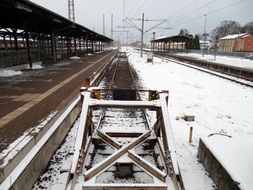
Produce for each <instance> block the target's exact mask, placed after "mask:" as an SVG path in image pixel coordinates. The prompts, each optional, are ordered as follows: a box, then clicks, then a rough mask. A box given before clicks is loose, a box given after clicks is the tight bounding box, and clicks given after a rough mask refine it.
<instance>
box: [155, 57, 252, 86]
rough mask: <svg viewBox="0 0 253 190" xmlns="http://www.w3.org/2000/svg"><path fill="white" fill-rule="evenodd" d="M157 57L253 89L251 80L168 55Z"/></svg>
mask: <svg viewBox="0 0 253 190" xmlns="http://www.w3.org/2000/svg"><path fill="white" fill-rule="evenodd" d="M155 56H157V57H159V58H161V59H165V60H168V61H171V62H173V63H176V64H179V65H183V66H186V67H189V68H192V69H196V70H199V71H202V72H205V73H208V74H211V75H214V76H218V77H220V78H223V79H227V80H230V81H233V82H236V83H238V84H241V85H244V86H247V87H251V88H253V82H252V81H249V80H246V79H243V78H240V77H236V76H234V75H229V74H225V73H223V72H217V71H216V70H212V69H207V68H203V67H200V66H194V65H193V64H191V63H187V62H185V61H184V62H182V61H178V60H176V59H173V58H169V57H168V56H166V55H165V56H162V55H155Z"/></svg>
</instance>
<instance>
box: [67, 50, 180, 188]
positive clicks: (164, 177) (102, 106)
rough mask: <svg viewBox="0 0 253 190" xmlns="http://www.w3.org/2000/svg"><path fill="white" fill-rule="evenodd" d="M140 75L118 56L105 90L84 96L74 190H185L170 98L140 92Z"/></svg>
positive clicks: (73, 170)
mask: <svg viewBox="0 0 253 190" xmlns="http://www.w3.org/2000/svg"><path fill="white" fill-rule="evenodd" d="M136 76H137V75H136V74H135V73H134V71H133V70H132V69H131V67H130V66H129V64H128V59H127V57H126V54H124V53H119V55H118V58H117V61H115V64H114V65H112V66H111V68H110V69H109V72H108V73H107V74H106V75H105V80H104V81H103V82H102V85H101V86H102V87H103V89H98V88H95V89H93V90H92V89H91V91H90V90H88V91H86V92H83V93H82V95H83V96H84V98H83V106H82V111H81V115H80V124H79V127H78V132H77V134H78V136H77V138H76V144H75V152H74V156H73V157H74V158H73V162H72V166H71V170H70V181H69V183H68V188H69V189H80V188H84V189H87V190H91V189H96V190H99V189H101V190H102V189H110V190H118V189H121V190H122V189H124V190H128V189H145V190H154V189H163V190H165V189H166V190H167V189H168V188H169V189H176V190H179V189H184V187H183V182H182V178H181V175H180V170H179V167H178V165H177V161H176V154H175V145H174V142H173V136H172V131H171V126H170V122H169V118H168V110H167V104H166V97H167V96H168V94H167V92H160V93H159V92H154V91H151V92H150V91H145V90H140V87H139V86H138V85H137V82H136V81H137V77H136ZM101 86H100V87H101ZM147 97H148V98H147ZM147 99H149V101H147Z"/></svg>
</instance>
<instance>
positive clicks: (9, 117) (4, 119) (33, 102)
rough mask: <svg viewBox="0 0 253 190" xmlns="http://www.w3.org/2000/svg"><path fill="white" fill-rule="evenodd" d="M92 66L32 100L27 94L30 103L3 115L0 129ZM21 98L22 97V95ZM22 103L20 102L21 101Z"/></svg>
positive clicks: (17, 99) (17, 97) (15, 97)
mask: <svg viewBox="0 0 253 190" xmlns="http://www.w3.org/2000/svg"><path fill="white" fill-rule="evenodd" d="M111 54H112V53H110V54H108V55H105V56H104V57H102V58H100V59H99V60H97V61H95V62H90V63H98V62H100V61H101V60H103V59H104V58H106V57H108V56H109V55H111ZM92 66H93V64H91V65H89V66H87V67H86V68H84V69H82V70H81V71H79V72H78V73H76V74H74V75H72V76H71V77H69V78H67V79H66V80H64V81H62V82H61V83H59V84H58V85H56V86H54V87H53V88H51V89H49V90H48V91H46V92H44V93H42V94H39V95H38V94H35V95H34V98H35V96H36V98H35V99H33V100H31V99H29V98H31V97H29V94H28V95H25V96H24V97H26V98H27V99H26V100H28V99H29V100H31V101H30V102H28V103H26V104H24V105H23V106H21V107H19V108H17V109H16V110H14V111H12V112H11V113H9V114H8V115H5V116H4V117H2V118H1V119H0V128H2V127H3V126H4V125H6V124H7V123H9V122H10V121H11V120H13V119H16V118H17V117H18V116H20V115H21V114H23V113H24V112H25V111H27V110H29V109H30V108H32V107H33V106H35V105H36V104H38V103H39V102H40V101H42V100H43V99H45V98H46V97H48V96H50V95H51V94H53V93H54V92H55V91H57V90H58V89H60V88H61V87H63V86H64V85H65V84H67V83H68V82H70V81H71V80H73V79H74V78H76V77H77V76H78V75H80V74H81V73H83V72H85V71H87V70H88V69H90V68H91V67H92ZM22 96H23V95H22ZM30 96H31V95H30ZM12 97H14V99H15V100H16V101H20V98H19V96H12ZM21 101H22V100H21Z"/></svg>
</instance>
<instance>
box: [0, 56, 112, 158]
mask: <svg viewBox="0 0 253 190" xmlns="http://www.w3.org/2000/svg"><path fill="white" fill-rule="evenodd" d="M113 55H114V52H113V51H105V52H101V53H96V54H94V55H92V56H84V57H81V58H80V59H79V58H76V59H72V60H65V61H62V62H59V63H57V64H54V65H47V66H44V68H41V69H35V70H22V71H21V72H22V74H21V75H15V76H11V77H0V153H1V152H2V151H3V150H4V149H6V148H7V147H8V146H9V144H10V143H12V142H13V141H14V140H16V139H17V138H18V137H20V136H21V135H22V134H23V133H24V132H25V131H27V130H28V129H30V128H32V127H35V126H37V125H38V124H39V123H40V122H41V121H42V120H43V119H45V118H46V117H47V116H48V115H50V113H53V112H57V111H59V110H61V108H63V107H64V106H66V104H67V103H68V101H70V100H71V99H72V98H73V97H74V96H76V95H77V94H78V92H79V89H80V87H81V86H82V84H83V82H84V80H85V78H87V77H92V76H94V74H95V72H96V71H97V70H98V69H99V68H100V67H101V66H103V65H104V64H105V63H106V61H108V60H109V59H110V58H111V57H112V56H113Z"/></svg>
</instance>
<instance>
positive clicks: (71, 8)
mask: <svg viewBox="0 0 253 190" xmlns="http://www.w3.org/2000/svg"><path fill="white" fill-rule="evenodd" d="M68 8H69V20H71V21H73V22H75V6H74V0H68Z"/></svg>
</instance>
